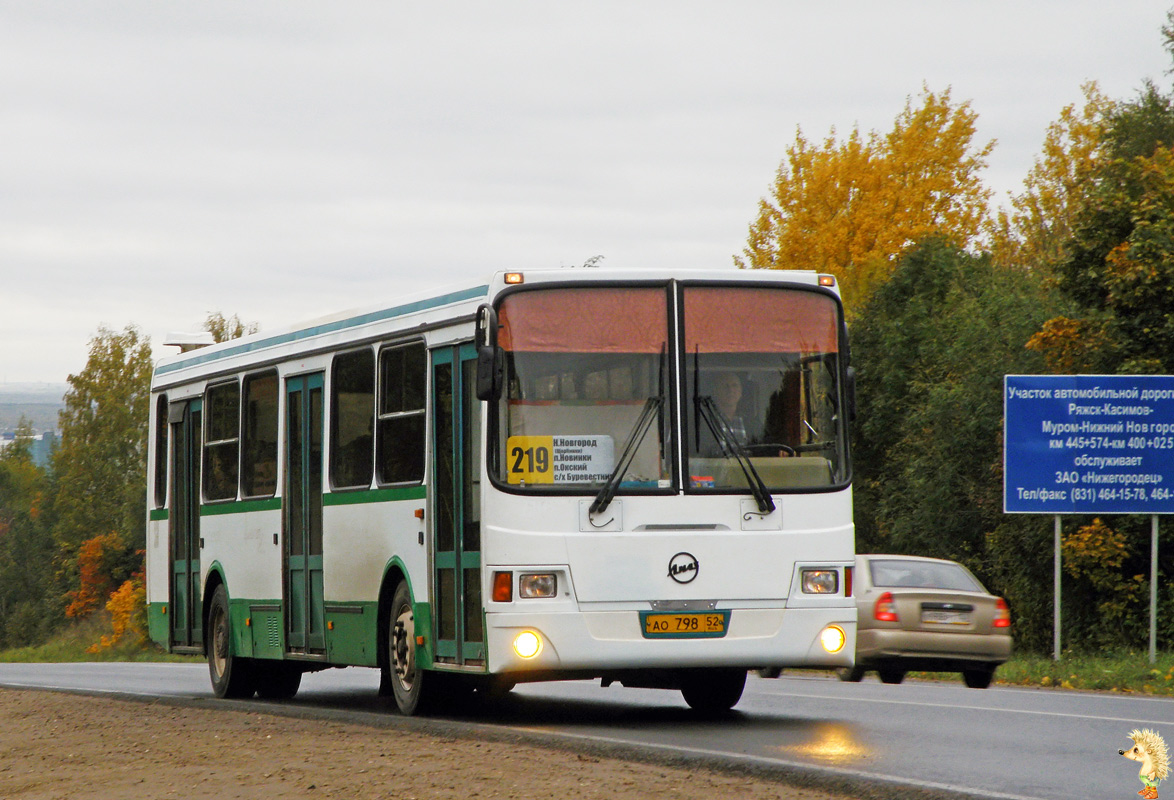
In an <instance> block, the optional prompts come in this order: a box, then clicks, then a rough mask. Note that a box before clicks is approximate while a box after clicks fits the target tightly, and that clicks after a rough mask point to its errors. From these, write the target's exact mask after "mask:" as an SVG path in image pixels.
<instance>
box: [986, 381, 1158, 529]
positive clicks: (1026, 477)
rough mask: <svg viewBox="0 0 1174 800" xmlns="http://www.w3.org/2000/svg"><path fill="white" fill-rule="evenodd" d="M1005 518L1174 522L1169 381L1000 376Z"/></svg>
mask: <svg viewBox="0 0 1174 800" xmlns="http://www.w3.org/2000/svg"><path fill="white" fill-rule="evenodd" d="M1003 414H1004V417H1003V430H1004V442H1003V443H1004V448H1003V476H1004V477H1003V510H1004V511H1006V512H1007V513H1010V514H1174V376H1170V375H1007V376H1006V377H1005V378H1004V381H1003Z"/></svg>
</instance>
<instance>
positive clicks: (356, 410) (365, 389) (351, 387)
mask: <svg viewBox="0 0 1174 800" xmlns="http://www.w3.org/2000/svg"><path fill="white" fill-rule="evenodd" d="M330 383H331V400H332V402H331V404H330V482H331V484H332V485H333V486H336V487H349V488H359V487H362V488H367V487H369V486H370V485H371V474H372V468H373V465H374V459H375V451H374V444H375V443H374V428H375V354H374V352H373V351H372V350H370V349H364V350H356V351H354V352H352V353H344V354H343V355H340V356H337V357H335V359H334V367H333V372H332V374H331V382H330Z"/></svg>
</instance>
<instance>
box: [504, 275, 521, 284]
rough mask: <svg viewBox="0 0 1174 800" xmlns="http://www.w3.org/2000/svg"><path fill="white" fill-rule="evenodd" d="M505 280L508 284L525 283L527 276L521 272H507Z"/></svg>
mask: <svg viewBox="0 0 1174 800" xmlns="http://www.w3.org/2000/svg"><path fill="white" fill-rule="evenodd" d="M505 282H506V283H508V284H518V283H525V282H526V278H525V276H523V275H522V273H520V272H507V273H506V274H505Z"/></svg>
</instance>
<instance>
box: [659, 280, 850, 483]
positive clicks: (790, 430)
mask: <svg viewBox="0 0 1174 800" xmlns="http://www.w3.org/2000/svg"><path fill="white" fill-rule="evenodd" d="M682 309H683V316H684V325H683V330H684V349H685V377H686V380H685V391H686V400H685V404H684V407H685V415H684V416H685V420H684V422H685V425H684V428H685V439H686V443H685V452H686V458H687V462H688V472H687V474H688V486H689V488H690V489H691V490H694V491H705V490H708V489H716V490H721V489H727V490H728V489H734V488H741V489H746V488H748V487H749V486H750V485H751V483H750V482H751V481H755V480H761V481H762V483H763V484H764V485H765V486H766V488H768V489H773V490H780V489H782V490H785V489H796V488H814V487H819V486H831V485H835V484H838V483H842V482H843V481H845V480H846V479H847V475H846V474H845V472H846V466H847V465H846V461H847V459H846V451H845V443H844V436H845V430H844V426H843V419H842V415H841V413H840V390H839V374H840V371H839V370H840V366H839V361H838V351H839V346H838V341H839V336H838V331H839V315H838V309H837V306H836V303H835V301H834V300H833V299H832V298H831V297H829V296H827V295H823V294H819V293H816V292H806V291H796V290H793V289H779V288H767V287H762V288H759V287H747V288H742V287H710V286H706V287H686V288H685V289H684V291H683V302H682ZM739 457H743V459H744V460H746V461H747V462H748V463H749V466H750V467H752V469H746V468H743V467H742V466H741V465H740V464H739ZM748 473H749V474H748Z"/></svg>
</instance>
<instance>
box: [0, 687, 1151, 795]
mask: <svg viewBox="0 0 1174 800" xmlns="http://www.w3.org/2000/svg"><path fill="white" fill-rule="evenodd" d="M378 682H379V681H378V673H377V672H375V671H374V670H366V669H346V670H328V671H326V672H322V673H317V674H313V675H308V676H306V678H305V680H304V681H303V684H302V691H301V692H299V694H298V696H297V698H295V699H294V700H293V701H292V702H291V703H289V704H286V705H285V706H283V708H282V711H283V712H289V711H297V710H298V709H302V710H307V711H309V710H318V711H321V710H327V711H330V712H331V713H332V715H334V716H336V717H337V716H342V717H344V718H346V719H350V720H352V721H355V722H359V723H363V722H368V723H370V722H373V721H375V720H376V719H378V720H379V721H380V724H387V723H388V722H389V720H388V717H389V715H393V712H392V711H391V710H390V708H389V704H388V702H387V701H385V700H380V699H378V698H377V697H376V689H377V687H378ZM0 686H7V687H40V688H53V689H65V690H75V691H77V690H80V691H85V692H93V693H111V694H116V695H136V696H147V697H170V698H177V699H187V700H196V701H199V702H211V700H209V698H211V691H210V689H209V684H208V676H207V670H206V668H205V667H203V666H201V665H189V664H0ZM238 704H239V702H238ZM258 706H260V704H259V703H253V704H251V707H258ZM447 720H448V722H447V723H446V724H449V723H451V726H455V727H456V728H457V729H458V730H459V729H460V728H462V727H463V728H464V729H466V730H468V731H469V732H470V733H471V734H473V735H486V733H487V732H489V733H490V735H493V734H495V733H496V734H497V735H508V736H516V737H519V738H522V739H527V740H532V741H538V742H544V741H545V742H552V741H553V742H556V743H558V744H561V745H565V746H571V747H586V748H591V749H597V750H605V751H609V752H615V753H617V754H620V755H623V754H632V753H634V754H636V755H641V754H643V755H644V756H646V757H654V758H660V759H669V760H673V759H680V760H687V761H706V762H710V763H714V764H722V763H726V764H734V765H737V766H739V767H740V768H742V769H747V770H751V771H760V772H763V773H768V774H769V773H778V774H786V775H790V776H794V775H808V776H813V777H814V778H815V779H817V780H823V781H830V782H831V783H832V784H833V785H834V784H839V785H843V786H851V785H854V784H856V783H860V784H861V785H869V786H872V787H873V788H877V787H879V789H880V793H881V794H885V795H889V796H908V795H911V794H917V793H918V792H917V791H916V790H918V789H920V790H922V791H923V792H924V793H925V794H929V795H941V794H950V793H958V794H961V795H970V796H975V797H992V798H1039V799H1041V800H1060V799H1061V798H1063V799H1064V800H1069V799H1070V798H1111V797H1120V798H1126V799H1127V798H1130V797H1136V791H1137V790H1138V789H1139V788H1141V784H1140V783H1139V782H1138V780H1137V769H1138V765H1137V764H1135V763H1134V762H1130V761H1126V760H1125V759H1123V758H1122V757H1120V756H1119V755H1118V754H1117V751H1118V750H1120V749H1123V748H1124V747H1125V746H1126V745H1127V744H1129V739H1128V733H1129V731H1130V730H1132V729H1133V728H1136V727H1151V728H1154V729H1156V730H1158V731H1159V732H1160V733H1162V734H1163V735H1164V736H1166V737H1167V738H1170V737H1174V700H1166V699H1156V698H1146V697H1138V696H1129V695H1117V694H1096V693H1089V692H1070V691H1059V690H1035V689H1019V688H1001V687H994V688H991V689H987V690H974V689H967V688H965V687H964V686H963V685H962V683H961V681H960V680H959V681H958V682H957V683H939V682H918V681H908V682H906V683H904V684H902V685H900V686H888V685H883V684H880V683H878V682H876V681H875V680H874V679H866V680H865V681H864V682H863V683H859V684H845V683H840V682H839V681H837V680H835V679H833V678H829V677H825V676H823V675H803V676H798V677H787V676H784V677H783V678H780V679H778V680H762V679H759V678H758V677H757V676H753V675H752V676H751V677H750V679H749V681H748V682H747V687H746V693H745V695H743V698H742V701H741V702H740V703H739V704H738V706H737V707H736V708H735V710H734V712H733V713H732V714H731V715H730V716H728V717H723V718H721V719H717V720H699V719H697V717H696V716H695V715H693V713H692V712H691V711H690V710H689V709H688V708H687V707H686V706H685V704H684V701H683V700H681V698H680V695H679V694H678V693H676V692H667V691H657V690H641V689H626V688H623V687H619V686H612V687H609V688H606V689H604V688H601V687H599V686H598V685H597V684H595V683H591V682H570V683H560V684H534V685H526V686H519V687H518V688H517V689H515V690H514V692H513V693H511V695H510V696H509V698H507V699H506V700H505V701H503V702H501V703H497V704H493V705H490V706H481V707H477V708H472V709H470V710H469V712H468V713H463V712H462V713H461V714H459V715H458V716H452V715H451V714H450V715H449V717H448V718H447ZM1170 740H1171V741H1172V742H1174V738H1170ZM901 787H907V788H908V789H909V790H912V791H910V792H903V791H902V789H901Z"/></svg>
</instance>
